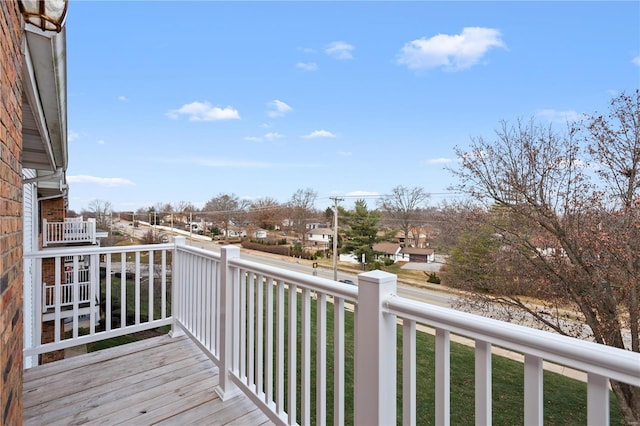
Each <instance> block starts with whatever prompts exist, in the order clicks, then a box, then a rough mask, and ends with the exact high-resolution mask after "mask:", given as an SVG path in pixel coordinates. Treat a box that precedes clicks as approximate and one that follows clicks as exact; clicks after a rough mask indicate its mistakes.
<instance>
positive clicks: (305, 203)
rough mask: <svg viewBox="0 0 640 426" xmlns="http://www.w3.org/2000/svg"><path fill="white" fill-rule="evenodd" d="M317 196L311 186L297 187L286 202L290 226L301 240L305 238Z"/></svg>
mask: <svg viewBox="0 0 640 426" xmlns="http://www.w3.org/2000/svg"><path fill="white" fill-rule="evenodd" d="M317 198H318V193H317V192H316V191H314V190H313V189H311V188H307V189H298V190H296V192H294V193H293V195H292V196H291V200H289V203H288V209H289V219H290V220H291V222H292V227H293V229H294V231H295V232H297V233H298V234H299V235H300V236H301V238H302V240H303V241H305V240H306V235H307V233H306V227H307V223H308V222H309V220H310V218H311V216H312V215H314V214H315V211H314V204H315V202H316V199H317Z"/></svg>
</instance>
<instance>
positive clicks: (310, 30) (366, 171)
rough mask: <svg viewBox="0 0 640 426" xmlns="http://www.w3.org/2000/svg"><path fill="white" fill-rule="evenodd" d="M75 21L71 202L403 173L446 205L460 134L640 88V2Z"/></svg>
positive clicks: (174, 8) (184, 8)
mask: <svg viewBox="0 0 640 426" xmlns="http://www.w3.org/2000/svg"><path fill="white" fill-rule="evenodd" d="M66 27H67V60H68V63H67V67H68V69H67V73H68V83H67V84H68V125H69V168H68V170H67V180H68V182H69V186H70V198H69V199H70V208H71V209H74V210H77V211H80V210H82V209H83V208H86V207H87V206H88V204H89V203H90V202H91V200H94V199H101V200H106V201H109V202H111V203H112V206H113V208H114V209H115V210H118V211H126V210H136V209H138V208H140V207H146V206H151V205H155V204H157V203H159V202H163V203H176V202H179V201H188V202H192V203H193V204H195V205H196V206H197V207H202V206H203V205H204V203H205V202H206V201H208V200H209V199H211V198H212V197H215V196H217V195H218V194H221V193H229V194H230V193H234V194H236V195H237V196H239V197H241V198H247V199H252V200H253V199H256V198H260V197H265V196H269V197H272V198H275V199H277V200H278V201H281V202H285V201H287V200H288V199H289V198H290V197H291V195H292V194H293V193H294V192H295V191H296V190H297V189H299V188H312V189H314V190H315V191H317V193H318V202H317V205H316V206H317V207H319V208H324V207H326V206H327V205H329V204H330V203H331V201H330V200H329V197H333V196H341V197H345V198H346V199H347V201H349V200H353V199H354V198H353V197H356V196H361V197H366V199H367V200H368V202H369V204H370V206H373V205H375V197H376V196H379V195H381V194H386V193H389V192H390V190H391V189H392V188H393V187H395V186H398V185H404V186H407V187H413V186H421V187H423V188H424V189H425V191H427V192H429V193H432V194H433V196H432V198H431V201H430V204H432V205H436V204H438V203H439V202H440V201H441V200H443V199H446V198H449V197H453V196H454V195H451V194H448V193H449V191H448V189H447V188H448V187H449V185H450V184H451V183H452V182H453V180H452V179H453V178H452V177H451V174H450V173H449V172H448V171H446V170H445V167H455V165H456V159H455V155H454V151H453V148H454V147H455V146H458V147H461V148H465V147H466V146H468V144H469V142H470V140H471V138H472V137H478V136H482V137H485V138H487V137H488V138H490V137H492V135H493V130H494V129H496V128H497V127H498V125H499V122H500V121H501V120H507V121H515V120H517V119H518V118H523V119H529V118H532V117H535V118H536V119H537V120H539V121H540V122H542V123H553V124H554V126H559V127H558V128H559V129H560V128H562V126H564V125H565V123H566V121H567V120H572V119H575V118H577V117H579V116H580V115H581V114H582V113H595V112H596V111H599V112H606V110H607V106H608V102H609V100H610V99H611V98H612V97H613V96H615V95H616V94H618V93H620V92H621V91H627V92H629V91H632V90H635V89H637V88H638V87H640V3H639V2H620V3H616V2H573V1H572V2H479V1H477V2H428V1H424V2H360V1H358V2H339V1H337V2H308V1H300V2H266V1H261V2H218V1H194V2H189V1H173V2H171V1H140V2H129V1H111V2H107V1H104V2H96V1H79V0H71V2H70V5H69V11H68V16H67V21H66ZM344 205H345V206H347V207H348V206H349V202H346V203H345V204H344Z"/></svg>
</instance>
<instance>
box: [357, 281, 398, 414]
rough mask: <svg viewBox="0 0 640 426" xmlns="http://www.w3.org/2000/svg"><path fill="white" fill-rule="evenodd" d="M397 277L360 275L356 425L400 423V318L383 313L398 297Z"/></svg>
mask: <svg viewBox="0 0 640 426" xmlns="http://www.w3.org/2000/svg"><path fill="white" fill-rule="evenodd" d="M396 281H397V278H396V276H395V275H392V274H389V273H387V272H382V271H371V272H366V273H363V274H360V275H358V306H357V311H356V336H355V361H354V364H355V380H354V387H355V392H354V393H355V424H357V425H391V424H395V423H396V316H395V315H389V314H385V313H383V312H382V306H383V304H384V302H385V300H386V299H388V298H389V297H391V296H393V295H395V294H396V284H397V283H396Z"/></svg>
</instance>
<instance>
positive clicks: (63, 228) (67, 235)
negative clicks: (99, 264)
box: [42, 217, 96, 247]
mask: <svg viewBox="0 0 640 426" xmlns="http://www.w3.org/2000/svg"><path fill="white" fill-rule="evenodd" d="M69 243H88V244H96V220H95V219H87V220H82V218H81V217H79V218H68V219H65V221H64V222H48V221H47V220H46V219H43V221H42V246H43V247H47V246H49V245H51V244H69Z"/></svg>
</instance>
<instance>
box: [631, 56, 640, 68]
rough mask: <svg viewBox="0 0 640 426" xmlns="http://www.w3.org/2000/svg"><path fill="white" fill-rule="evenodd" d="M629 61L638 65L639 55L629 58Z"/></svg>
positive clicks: (639, 63) (639, 61)
mask: <svg viewBox="0 0 640 426" xmlns="http://www.w3.org/2000/svg"><path fill="white" fill-rule="evenodd" d="M631 63H632V64H634V65H637V66H639V67H640V56H636V57H635V58H633V59H632V60H631Z"/></svg>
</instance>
